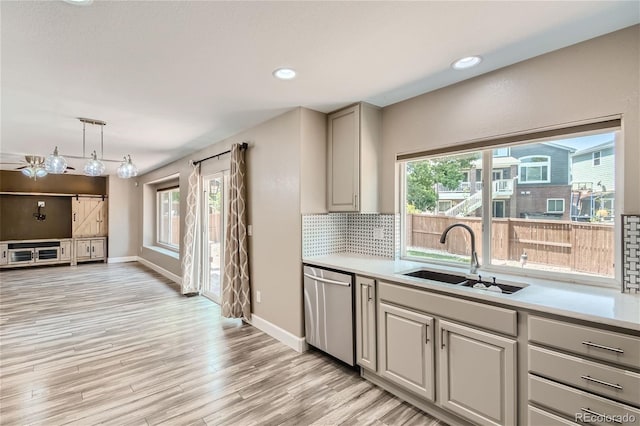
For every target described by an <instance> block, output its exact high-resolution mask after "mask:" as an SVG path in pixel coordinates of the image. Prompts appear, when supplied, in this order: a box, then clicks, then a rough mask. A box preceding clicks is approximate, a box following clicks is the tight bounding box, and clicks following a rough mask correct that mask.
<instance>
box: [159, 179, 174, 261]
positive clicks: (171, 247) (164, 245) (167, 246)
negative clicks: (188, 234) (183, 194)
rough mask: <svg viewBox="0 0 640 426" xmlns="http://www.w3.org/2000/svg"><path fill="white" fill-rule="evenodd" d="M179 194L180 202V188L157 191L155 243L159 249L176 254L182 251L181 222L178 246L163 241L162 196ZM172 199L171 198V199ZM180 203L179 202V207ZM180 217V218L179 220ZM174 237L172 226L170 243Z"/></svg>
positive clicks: (170, 228)
mask: <svg viewBox="0 0 640 426" xmlns="http://www.w3.org/2000/svg"><path fill="white" fill-rule="evenodd" d="M174 192H177V193H178V200H179V199H180V187H179V186H172V187H168V188H161V189H157V190H156V234H155V238H154V240H155V241H154V242H155V245H156V246H158V247H162V248H165V249H167V250H171V251H174V252H179V251H180V220H178V244H171V243H170V242H164V241H161V234H162V217H161V216H162V200H161V199H162V195H163V194H171V193H174ZM171 198H172V197H171V196H170V199H171ZM179 204H180V203H179V202H178V205H179ZM179 212H180V210H179V207H178V213H179ZM169 214H171V209H170V210H169ZM179 217H180V216H178V218H179ZM172 236H173V228H172V227H171V226H170V227H169V241H171V240H172Z"/></svg>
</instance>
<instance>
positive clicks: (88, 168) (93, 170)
mask: <svg viewBox="0 0 640 426" xmlns="http://www.w3.org/2000/svg"><path fill="white" fill-rule="evenodd" d="M104 170H105V166H104V163H103V162H102V161H100V160H98V156H97V154H96V152H95V151H93V153H92V154H91V160H89V161H87V164H85V165H84V174H85V175H87V176H100V175H101V174H103V173H104Z"/></svg>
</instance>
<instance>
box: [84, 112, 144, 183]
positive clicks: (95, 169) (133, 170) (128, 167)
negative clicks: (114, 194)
mask: <svg viewBox="0 0 640 426" xmlns="http://www.w3.org/2000/svg"><path fill="white" fill-rule="evenodd" d="M78 120H80V121H81V122H82V157H83V158H87V157H86V156H85V149H86V133H87V131H86V128H87V123H88V124H93V125H98V126H100V159H98V154H97V153H96V151H95V150H94V151H93V152H92V153H91V158H90V159H89V161H87V163H86V164H85V166H84V174H85V175H87V176H100V175H102V174H103V173H104V171H105V169H106V167H105V165H104V161H109V162H117V161H116V160H105V159H104V126H106V125H107V123H106V122H105V121H102V120H96V119H93V118H78ZM117 174H118V177H119V178H121V179H129V178H132V177H134V176H137V175H138V168H137V167H136V166H135V165H134V164H133V162H132V161H131V156H130V155H127V156H126V157H124V161H123V162H122V164H120V166H119V167H118V170H117Z"/></svg>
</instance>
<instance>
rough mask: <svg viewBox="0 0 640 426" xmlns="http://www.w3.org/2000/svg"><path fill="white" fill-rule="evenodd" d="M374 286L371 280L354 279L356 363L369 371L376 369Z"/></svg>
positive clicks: (358, 277)
mask: <svg viewBox="0 0 640 426" xmlns="http://www.w3.org/2000/svg"><path fill="white" fill-rule="evenodd" d="M375 284H376V282H375V281H374V280H372V279H371V278H364V277H360V276H357V277H356V362H357V363H358V365H359V366H361V367H362V368H366V369H369V370H371V371H377V369H378V364H377V359H376V358H377V357H376V351H377V348H376V341H377V339H376V333H377V332H376V285H375Z"/></svg>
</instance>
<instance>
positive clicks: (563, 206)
mask: <svg viewBox="0 0 640 426" xmlns="http://www.w3.org/2000/svg"><path fill="white" fill-rule="evenodd" d="M549 201H555V202H558V201H562V210H549ZM565 209H566V206H565V199H564V198H547V213H552V214H564V212H565Z"/></svg>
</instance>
